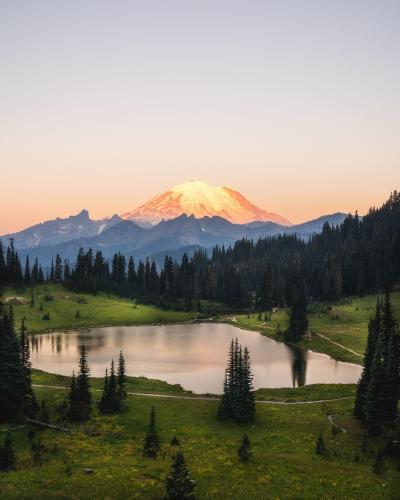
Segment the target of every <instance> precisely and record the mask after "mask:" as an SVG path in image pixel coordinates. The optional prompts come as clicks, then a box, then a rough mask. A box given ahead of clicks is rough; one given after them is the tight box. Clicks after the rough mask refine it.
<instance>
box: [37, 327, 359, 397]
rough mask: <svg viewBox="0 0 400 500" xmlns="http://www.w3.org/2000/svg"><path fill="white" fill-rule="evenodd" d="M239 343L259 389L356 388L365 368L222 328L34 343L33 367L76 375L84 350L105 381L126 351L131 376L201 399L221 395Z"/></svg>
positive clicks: (71, 336) (106, 333) (142, 330)
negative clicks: (189, 392) (82, 348)
mask: <svg viewBox="0 0 400 500" xmlns="http://www.w3.org/2000/svg"><path fill="white" fill-rule="evenodd" d="M235 337H237V338H238V340H239V342H240V343H241V344H242V346H245V345H246V346H247V347H248V349H249V351H250V357H251V364H252V371H253V374H254V386H255V388H260V387H297V386H301V385H305V384H316V383H355V382H357V380H358V378H359V376H360V374H361V367H360V366H359V365H354V364H350V363H341V362H338V361H334V360H333V359H331V358H330V357H328V356H326V355H325V354H319V353H315V352H312V351H305V350H302V349H297V348H294V347H291V346H288V345H286V344H283V343H281V342H276V341H274V340H272V339H269V338H268V337H264V336H262V335H260V334H259V333H257V332H251V331H244V330H241V329H239V328H236V327H234V326H232V325H227V324H223V323H197V324H184V325H163V326H120V327H104V328H90V329H88V330H84V331H79V332H65V333H61V332H55V333H49V334H43V335H36V336H32V337H30V339H31V357H32V365H33V367H34V368H38V369H41V370H44V371H47V372H50V373H59V374H62V375H71V374H72V370H75V371H76V370H77V365H78V360H79V348H80V346H81V345H82V344H85V346H86V347H87V350H88V361H89V366H90V370H91V374H92V375H93V376H95V377H102V376H104V370H105V368H106V367H108V366H109V364H110V362H111V358H114V360H115V361H116V360H117V357H118V354H119V351H122V352H123V354H124V357H125V360H126V365H127V375H131V376H145V377H148V378H155V379H160V380H165V381H166V382H169V383H171V384H181V385H182V387H184V388H185V389H189V390H192V391H194V392H198V393H205V392H210V393H221V392H222V383H223V379H224V372H225V367H226V362H227V356H228V348H229V344H230V342H231V339H232V338H235Z"/></svg>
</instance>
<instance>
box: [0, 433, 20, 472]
mask: <svg viewBox="0 0 400 500" xmlns="http://www.w3.org/2000/svg"><path fill="white" fill-rule="evenodd" d="M15 464H16V460H15V454H14V450H13V446H12V441H11V436H10V434H9V433H7V435H6V437H5V439H4V442H3V445H2V446H1V447H0V471H2V472H9V471H11V470H14V469H15Z"/></svg>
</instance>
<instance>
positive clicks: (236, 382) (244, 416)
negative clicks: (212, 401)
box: [217, 339, 255, 422]
mask: <svg viewBox="0 0 400 500" xmlns="http://www.w3.org/2000/svg"><path fill="white" fill-rule="evenodd" d="M217 415H218V418H219V420H226V419H229V418H232V419H233V420H236V421H238V422H249V421H251V420H253V418H254V416H255V400H254V393H253V376H252V373H251V366H250V356H249V351H248V349H247V347H245V348H244V350H242V347H241V346H240V344H239V342H238V339H235V340H233V339H232V341H231V344H230V348H229V358H228V366H227V369H226V371H225V380H224V391H223V395H222V398H221V403H220V405H219V408H218V414H217Z"/></svg>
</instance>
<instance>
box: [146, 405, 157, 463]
mask: <svg viewBox="0 0 400 500" xmlns="http://www.w3.org/2000/svg"><path fill="white" fill-rule="evenodd" d="M159 451H160V438H159V437H158V433H157V429H156V412H155V410H154V406H152V407H151V412H150V423H149V427H148V429H147V433H146V436H145V438H144V443H143V455H144V456H145V457H149V458H156V457H157V455H158V453H159Z"/></svg>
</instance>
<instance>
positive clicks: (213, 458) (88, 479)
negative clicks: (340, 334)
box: [0, 388, 400, 499]
mask: <svg viewBox="0 0 400 500" xmlns="http://www.w3.org/2000/svg"><path fill="white" fill-rule="evenodd" d="M36 393H37V396H38V398H39V399H46V400H47V401H48V403H49V405H50V406H51V407H54V406H55V405H56V404H59V403H61V402H62V400H63V398H64V397H65V391H62V390H58V389H49V388H43V389H36ZM95 397H96V399H97V398H98V397H99V394H98V393H96V396H95ZM128 404H129V411H128V412H126V413H124V414H121V415H115V416H102V415H99V414H98V413H97V412H95V413H94V415H93V418H92V420H91V421H90V422H88V424H86V425H84V426H77V427H74V428H73V430H72V432H70V433H65V432H59V431H54V430H49V429H48V430H38V429H37V428H35V432H36V438H40V439H41V441H42V444H43V445H44V446H45V447H46V449H47V451H46V452H45V453H44V456H43V462H42V463H41V465H38V464H37V465H35V464H34V462H33V458H32V454H31V451H30V445H29V442H28V439H27V433H28V430H29V428H23V429H17V430H15V431H12V433H11V435H12V439H13V442H14V445H15V449H16V456H17V460H18V467H17V470H16V471H14V472H10V473H8V474H5V473H3V474H0V491H1V498H2V499H11V498H18V499H24V498H27V499H28V498H29V499H31V498H42V497H43V496H45V497H46V498H83V499H85V498H110V499H114V498H146V499H147V498H149V499H158V498H163V495H164V491H165V490H164V482H165V478H166V477H167V475H168V474H169V471H170V467H171V462H172V456H173V455H174V454H176V452H177V451H178V450H180V451H183V453H184V455H185V458H186V460H187V463H188V465H189V467H190V469H191V471H192V477H193V479H195V480H196V484H197V487H196V493H197V498H199V499H203V498H221V499H222V498H223V499H229V498H243V499H244V498H249V499H260V498H281V499H291V498H293V499H320V498H326V499H339V498H346V499H371V498H374V499H381V498H382V499H384V498H388V499H389V498H397V495H398V491H399V487H400V482H399V472H398V470H397V469H396V467H395V464H393V463H392V462H391V461H390V460H389V459H387V460H386V461H385V463H384V466H383V472H382V474H381V475H380V476H377V475H376V474H374V473H373V471H372V467H373V461H374V456H375V453H376V449H377V443H374V442H370V443H369V445H368V450H367V452H365V453H363V452H362V451H361V449H362V441H363V435H364V431H363V429H362V428H361V427H360V426H359V424H358V423H357V422H356V421H354V420H353V418H352V417H351V412H352V405H353V401H352V400H345V401H338V402H334V403H329V404H318V403H317V404H312V405H293V406H280V405H258V407H257V417H256V420H255V422H254V424H251V425H237V424H233V423H220V422H218V421H217V419H216V411H217V405H218V402H215V401H202V400H170V399H160V398H154V399H151V398H149V397H138V396H130V397H129V398H128ZM152 404H153V405H154V406H155V410H156V424H157V428H158V431H159V434H160V437H161V453H160V456H159V457H158V458H156V459H154V460H153V459H147V458H143V456H142V443H143V438H144V435H145V431H146V428H147V425H148V420H149V412H150V407H151V405H152ZM328 415H333V420H334V422H335V423H336V424H339V425H340V426H342V427H344V428H345V429H346V430H347V432H346V433H344V432H339V433H337V434H335V433H333V432H332V425H331V424H330V423H329V420H328ZM4 428H5V426H2V427H1V429H0V430H3V429H4ZM320 431H322V432H323V433H324V438H325V441H326V445H327V447H328V449H329V451H330V454H329V457H328V458H323V457H319V456H317V455H316V454H315V451H314V450H315V441H316V438H317V436H318V434H319V432H320ZM244 432H247V433H248V435H249V437H250V441H251V443H252V449H253V452H254V458H253V461H252V462H251V463H249V464H241V463H239V461H238V458H237V448H238V446H239V444H240V441H241V438H242V436H243V433H244ZM173 436H176V437H177V438H178V439H179V440H180V442H181V446H180V447H179V448H177V447H174V446H171V445H170V442H171V439H172V437H173ZM86 468H89V469H93V473H92V474H89V475H87V474H85V469H86Z"/></svg>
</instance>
